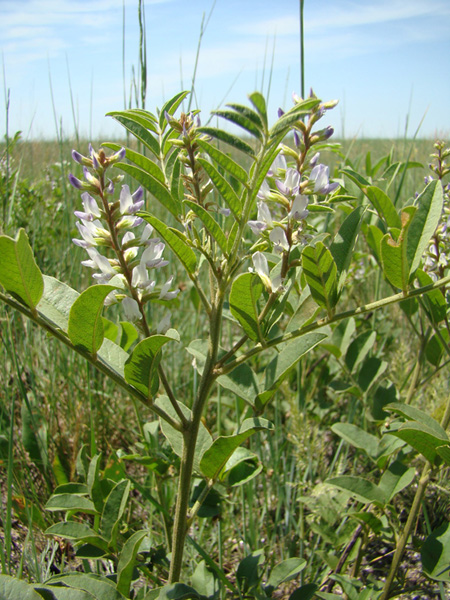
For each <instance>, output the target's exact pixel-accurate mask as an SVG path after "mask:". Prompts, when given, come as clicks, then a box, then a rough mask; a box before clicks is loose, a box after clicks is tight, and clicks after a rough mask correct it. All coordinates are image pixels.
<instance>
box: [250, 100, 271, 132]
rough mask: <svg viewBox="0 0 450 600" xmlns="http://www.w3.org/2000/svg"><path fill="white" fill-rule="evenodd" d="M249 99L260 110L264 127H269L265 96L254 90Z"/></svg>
mask: <svg viewBox="0 0 450 600" xmlns="http://www.w3.org/2000/svg"><path fill="white" fill-rule="evenodd" d="M248 99H249V100H250V102H251V103H252V104H253V106H254V107H255V108H256V110H257V111H258V114H259V115H260V117H261V119H262V122H263V125H264V127H267V106H266V100H265V98H264V96H263V95H262V94H261V93H260V92H253V93H252V94H250V95H249V97H248Z"/></svg>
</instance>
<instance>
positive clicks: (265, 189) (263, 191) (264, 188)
mask: <svg viewBox="0 0 450 600" xmlns="http://www.w3.org/2000/svg"><path fill="white" fill-rule="evenodd" d="M269 194H270V187H269V184H268V183H267V181H266V180H265V179H264V181H263V182H262V184H261V187H260V188H259V192H258V193H257V197H258V198H261V200H267V197H268V195H269Z"/></svg>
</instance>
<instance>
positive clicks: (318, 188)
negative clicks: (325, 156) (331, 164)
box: [309, 164, 339, 195]
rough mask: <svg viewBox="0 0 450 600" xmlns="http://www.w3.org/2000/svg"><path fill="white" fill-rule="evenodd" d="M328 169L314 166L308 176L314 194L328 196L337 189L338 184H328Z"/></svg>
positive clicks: (322, 166) (323, 166)
mask: <svg viewBox="0 0 450 600" xmlns="http://www.w3.org/2000/svg"><path fill="white" fill-rule="evenodd" d="M328 173H329V168H328V167H326V166H325V165H322V164H320V165H316V166H315V167H314V168H313V170H312V171H311V175H310V176H309V179H310V181H314V192H315V193H316V194H323V195H325V194H330V193H331V192H333V191H334V190H335V189H336V188H338V187H339V184H338V183H330V181H329V179H328Z"/></svg>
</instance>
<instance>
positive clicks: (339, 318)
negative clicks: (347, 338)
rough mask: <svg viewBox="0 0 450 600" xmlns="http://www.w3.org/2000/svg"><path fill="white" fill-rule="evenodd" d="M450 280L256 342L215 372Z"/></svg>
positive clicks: (422, 292)
mask: <svg viewBox="0 0 450 600" xmlns="http://www.w3.org/2000/svg"><path fill="white" fill-rule="evenodd" d="M449 282H450V275H448V276H447V277H444V279H439V280H438V281H436V282H434V283H432V284H429V285H426V286H423V287H420V288H416V289H413V290H411V291H408V292H406V293H404V292H400V293H399V294H394V295H393V296H388V297H387V298H382V299H381V300H376V301H375V302H370V303H369V304H365V305H363V306H358V307H357V308H354V309H352V310H346V311H344V312H342V313H338V314H336V315H334V316H331V317H324V318H323V319H318V320H317V321H315V322H314V323H311V324H310V325H307V326H305V327H301V328H300V329H296V330H295V331H291V332H290V333H286V334H284V335H280V336H278V337H276V338H273V339H272V340H270V341H268V342H266V344H265V346H262V344H255V346H254V347H253V348H252V349H251V350H249V351H248V352H247V353H245V354H242V355H241V356H239V357H238V358H236V359H235V360H234V361H232V362H230V363H228V364H227V365H225V366H222V368H220V369H217V370H216V372H215V374H216V375H217V376H219V375H224V374H226V373H229V372H230V371H232V370H233V369H235V368H236V367H237V366H238V365H240V364H242V363H243V362H245V361H247V360H248V359H249V358H251V357H252V356H255V355H256V354H259V353H260V352H262V351H263V350H265V349H266V348H272V347H274V346H278V344H282V343H284V342H289V341H290V340H293V339H295V338H297V337H300V336H302V335H304V334H305V333H310V332H311V331H316V330H317V329H320V328H321V327H324V326H325V325H329V324H330V323H336V322H338V321H342V320H344V319H348V318H349V317H354V316H356V315H362V314H365V313H368V312H371V311H373V310H377V309H379V308H383V307H384V306H388V305H389V304H395V303H396V302H401V301H402V300H406V299H407V298H415V297H416V296H421V295H422V294H426V293H427V292H430V291H431V290H434V289H439V288H441V287H442V286H444V285H446V284H447V283H449Z"/></svg>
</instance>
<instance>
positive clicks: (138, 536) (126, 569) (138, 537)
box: [117, 531, 147, 598]
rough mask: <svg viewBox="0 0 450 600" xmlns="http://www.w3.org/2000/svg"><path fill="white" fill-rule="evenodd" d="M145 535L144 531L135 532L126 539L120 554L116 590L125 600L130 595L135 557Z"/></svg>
mask: <svg viewBox="0 0 450 600" xmlns="http://www.w3.org/2000/svg"><path fill="white" fill-rule="evenodd" d="M146 535H147V532H146V531H136V532H135V533H133V534H132V535H131V536H130V537H129V538H128V539H127V541H126V542H125V544H124V545H123V548H122V550H121V552H120V558H119V563H118V565H117V589H118V590H119V592H121V593H122V594H123V595H124V596H126V597H127V598H128V596H129V593H130V586H131V581H132V579H133V570H134V568H135V564H136V556H137V553H138V552H139V547H140V545H141V544H142V542H143V540H144V538H145V536H146Z"/></svg>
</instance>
